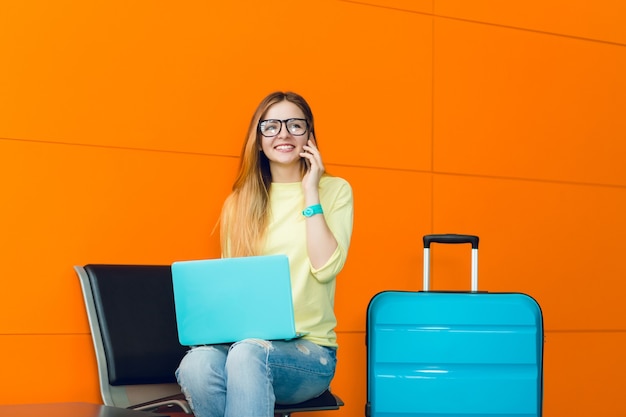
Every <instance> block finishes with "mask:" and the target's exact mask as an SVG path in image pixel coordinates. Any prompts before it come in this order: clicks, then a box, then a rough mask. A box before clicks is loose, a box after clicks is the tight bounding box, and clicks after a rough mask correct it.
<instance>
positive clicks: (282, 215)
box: [263, 175, 353, 347]
mask: <svg viewBox="0 0 626 417" xmlns="http://www.w3.org/2000/svg"><path fill="white" fill-rule="evenodd" d="M319 187H320V188H319V192H320V203H321V205H322V208H323V210H324V214H323V216H324V217H325V218H326V223H327V224H328V227H329V228H330V230H331V231H332V233H333V235H334V236H335V239H336V240H337V243H338V247H337V250H336V251H335V253H334V254H333V255H332V256H331V258H330V259H329V260H328V262H327V263H326V265H324V266H323V267H321V268H319V269H313V267H312V266H311V263H310V262H309V258H308V254H307V249H306V236H305V233H306V231H305V218H304V216H303V215H302V210H303V209H304V195H303V193H302V183H299V182H298V183H272V185H271V187H270V210H271V212H270V221H269V226H268V232H267V235H266V244H265V247H264V249H263V254H264V255H276V254H285V255H287V257H288V258H289V267H290V271H291V286H292V293H293V302H294V309H295V322H296V330H297V331H298V332H308V334H307V335H306V336H305V338H306V339H308V340H310V341H312V342H314V343H317V344H319V345H323V346H332V347H337V335H336V334H335V326H336V325H337V319H336V318H335V312H334V302H335V278H336V277H337V274H338V273H339V272H340V271H341V269H342V268H343V265H344V263H345V262H346V257H347V255H348V247H349V246H350V237H351V235H352V217H353V202H352V188H351V187H350V184H349V183H348V182H347V181H346V180H344V179H342V178H339V177H331V176H328V175H325V176H323V177H322V179H321V180H320V186H319Z"/></svg>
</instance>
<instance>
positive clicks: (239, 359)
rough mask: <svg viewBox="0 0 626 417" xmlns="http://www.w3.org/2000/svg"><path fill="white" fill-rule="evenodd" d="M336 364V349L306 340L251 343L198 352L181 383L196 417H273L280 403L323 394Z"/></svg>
mask: <svg viewBox="0 0 626 417" xmlns="http://www.w3.org/2000/svg"><path fill="white" fill-rule="evenodd" d="M336 363H337V358H336V349H334V348H328V347H324V346H319V345H317V344H315V343H313V342H309V341H307V340H304V339H296V340H290V341H266V340H260V339H246V340H243V341H241V342H237V343H233V344H223V345H210V346H197V347H194V348H192V349H191V350H190V351H189V352H187V354H186V355H185V357H184V358H183V360H182V361H181V363H180V366H179V367H178V369H177V370H176V378H177V380H178V383H179V384H180V386H181V388H182V391H183V393H184V394H185V396H186V397H187V400H188V401H189V404H190V406H191V408H192V410H193V412H194V414H195V416H196V417H273V416H274V404H275V403H279V404H294V403H298V402H301V401H305V400H308V399H310V398H314V397H316V396H318V395H320V394H321V393H323V392H324V391H325V390H326V389H327V388H328V387H329V385H330V381H331V380H332V378H333V376H334V374H335V366H336Z"/></svg>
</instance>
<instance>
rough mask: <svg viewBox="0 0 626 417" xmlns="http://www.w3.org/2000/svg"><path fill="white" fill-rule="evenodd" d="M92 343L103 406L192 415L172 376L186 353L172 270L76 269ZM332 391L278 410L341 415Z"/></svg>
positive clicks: (133, 267) (285, 415) (136, 267)
mask: <svg viewBox="0 0 626 417" xmlns="http://www.w3.org/2000/svg"><path fill="white" fill-rule="evenodd" d="M74 269H75V271H76V273H77V274H78V277H79V280H80V284H81V288H82V292H83V298H84V301H85V308H86V310H87V316H88V319H89V327H90V329H91V335H92V339H93V344H94V349H95V353H96V360H97V364H98V377H99V382H100V393H101V395H102V400H103V402H104V404H105V405H109V406H115V407H121V408H130V409H136V410H144V411H156V412H159V413H165V414H167V413H169V412H180V413H186V414H191V409H190V407H189V404H188V403H187V401H186V400H185V398H184V396H183V395H182V393H181V391H180V387H179V385H178V384H177V383H176V378H175V376H174V371H175V370H176V368H177V367H178V364H179V363H180V361H181V359H182V358H183V356H184V355H185V352H186V351H187V349H188V348H186V347H184V346H181V345H180V343H179V342H178V334H177V329H176V313H175V311H174V293H173V289H172V273H171V267H170V266H169V265H86V266H84V267H81V266H75V267H74ZM341 406H343V401H342V400H341V399H340V398H339V397H337V396H336V395H334V394H332V393H331V392H330V391H326V392H324V393H323V394H322V395H321V396H319V397H317V398H314V399H312V400H308V401H305V402H303V403H299V404H293V405H278V404H277V405H276V407H275V414H276V415H279V416H283V417H288V416H290V415H291V414H292V413H296V412H304V411H322V410H337V409H339V408H340V407H341Z"/></svg>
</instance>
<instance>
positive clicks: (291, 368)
mask: <svg viewBox="0 0 626 417" xmlns="http://www.w3.org/2000/svg"><path fill="white" fill-rule="evenodd" d="M352 207H353V204H352V189H351V187H350V185H349V184H348V182H346V181H345V180H344V179H341V178H339V177H333V176H330V175H328V174H326V173H325V170H324V164H323V161H322V157H321V155H320V151H319V149H318V146H317V138H316V136H315V126H314V123H313V113H312V112H311V109H310V107H309V105H308V104H307V102H306V101H305V100H304V98H302V97H301V96H299V95H298V94H295V93H291V92H287V93H283V92H275V93H272V94H270V95H268V96H267V97H265V99H263V101H262V102H261V103H260V104H259V106H258V108H257V110H256V112H255V113H254V115H253V117H252V121H251V123H250V127H249V130H248V136H247V140H246V142H245V143H244V146H243V149H242V152H241V161H240V167H239V173H238V175H237V178H236V180H235V183H234V185H233V191H232V193H231V194H230V196H229V197H228V198H227V199H226V201H225V203H224V206H223V208H222V219H221V240H222V256H224V257H240V256H255V255H274V254H286V255H287V256H288V258H289V266H290V270H291V281H292V293H293V294H292V295H293V302H294V309H295V323H296V330H297V331H298V332H303V333H306V336H304V337H303V338H300V339H296V340H291V341H275V340H272V341H268V340H260V339H246V340H242V341H239V342H237V343H232V344H223V345H210V346H197V347H193V348H192V349H191V350H190V351H189V352H188V353H187V355H186V356H185V357H184V358H183V360H182V362H181V364H180V367H179V368H178V370H177V371H176V376H177V378H178V382H179V384H180V385H181V388H182V390H183V392H184V393H185V396H186V397H187V399H188V401H189V403H190V405H191V407H192V409H193V411H194V414H195V416H196V417H244V416H245V417H270V416H273V415H274V404H275V403H282V404H292V403H298V402H301V401H305V400H307V399H310V398H314V397H316V396H318V395H320V394H321V393H322V392H324V391H325V390H326V389H327V388H328V387H329V385H330V382H331V380H332V378H333V376H334V374H335V365H336V350H337V340H336V334H335V330H334V329H335V325H336V324H337V321H336V319H335V314H334V311H333V306H334V298H335V279H336V277H337V274H338V273H339V272H340V271H341V269H342V268H343V265H344V263H345V261H346V257H347V254H348V247H349V245H350V238H351V235H352V216H353V210H352ZM259 308H263V306H259ZM224 314H228V312H225V313H224Z"/></svg>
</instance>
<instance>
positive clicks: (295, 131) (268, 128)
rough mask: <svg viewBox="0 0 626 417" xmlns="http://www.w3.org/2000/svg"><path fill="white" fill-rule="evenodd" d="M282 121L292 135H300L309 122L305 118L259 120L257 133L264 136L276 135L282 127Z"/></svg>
mask: <svg viewBox="0 0 626 417" xmlns="http://www.w3.org/2000/svg"><path fill="white" fill-rule="evenodd" d="M283 123H284V124H285V128H286V129H287V132H289V133H290V134H292V135H294V136H302V135H304V134H305V133H306V131H307V129H308V128H309V122H307V121H306V119H286V120H278V119H267V120H261V121H259V133H260V134H262V135H263V136H265V137H266V138H271V137H274V136H276V135H278V134H279V133H280V131H281V129H282V128H283Z"/></svg>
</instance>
